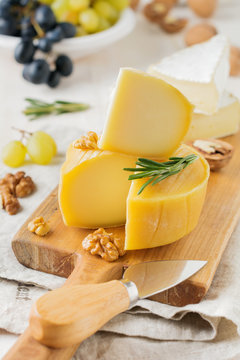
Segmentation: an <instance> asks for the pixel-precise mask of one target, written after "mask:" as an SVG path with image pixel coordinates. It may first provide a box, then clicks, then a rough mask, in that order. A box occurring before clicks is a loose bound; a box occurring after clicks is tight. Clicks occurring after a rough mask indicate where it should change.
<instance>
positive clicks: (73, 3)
mask: <svg viewBox="0 0 240 360" xmlns="http://www.w3.org/2000/svg"><path fill="white" fill-rule="evenodd" d="M89 5H90V0H69V8H70V9H71V10H74V11H83V10H86V9H87V8H88V7H89Z"/></svg>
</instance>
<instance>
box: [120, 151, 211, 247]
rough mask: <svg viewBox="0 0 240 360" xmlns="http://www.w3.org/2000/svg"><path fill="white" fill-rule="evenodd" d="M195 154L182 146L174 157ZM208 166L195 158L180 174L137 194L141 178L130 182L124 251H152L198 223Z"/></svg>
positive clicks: (178, 236)
mask: <svg viewBox="0 0 240 360" xmlns="http://www.w3.org/2000/svg"><path fill="white" fill-rule="evenodd" d="M192 153H196V151H195V150H193V149H192V148H190V147H188V146H186V145H182V146H181V147H180V148H179V149H178V150H177V151H176V153H175V154H174V156H186V155H189V154H192ZM208 177H209V165H208V163H207V162H206V160H205V159H204V158H202V157H201V156H199V159H197V160H195V161H194V162H193V163H192V164H191V165H189V166H188V167H186V168H185V169H184V170H182V171H181V172H180V173H178V174H176V175H172V176H170V177H168V178H167V179H165V180H163V181H161V182H160V183H158V184H156V185H154V186H151V185H149V186H147V187H146V188H145V189H144V191H143V192H142V193H141V194H140V195H138V194H137V193H138V191H139V189H140V187H141V186H142V185H143V183H144V182H145V181H146V178H145V179H139V180H134V181H132V184H131V188H130V191H129V194H128V198H127V223H126V242H125V249H126V250H134V249H144V248H152V247H156V246H162V245H166V244H169V243H172V242H174V241H176V240H178V239H180V238H182V237H183V236H185V235H186V234H188V233H189V232H191V231H192V230H193V229H194V227H195V226H196V225H197V223H198V219H199V216H200V213H201V210H202V206H203V203H204V199H205V194H206V189H207V182H208Z"/></svg>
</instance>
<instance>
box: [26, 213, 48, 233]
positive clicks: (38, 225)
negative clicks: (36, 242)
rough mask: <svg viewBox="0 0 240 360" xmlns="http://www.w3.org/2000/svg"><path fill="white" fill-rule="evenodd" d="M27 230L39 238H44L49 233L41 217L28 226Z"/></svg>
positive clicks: (46, 224)
mask: <svg viewBox="0 0 240 360" xmlns="http://www.w3.org/2000/svg"><path fill="white" fill-rule="evenodd" d="M28 230H29V231H31V232H32V233H35V234H36V235H39V236H45V235H47V234H48V233H49V231H50V227H49V225H48V223H47V222H46V221H45V220H44V218H43V217H42V216H39V217H37V218H35V219H33V220H32V221H30V222H29V224H28Z"/></svg>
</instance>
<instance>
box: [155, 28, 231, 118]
mask: <svg viewBox="0 0 240 360" xmlns="http://www.w3.org/2000/svg"><path fill="white" fill-rule="evenodd" d="M148 71H149V73H150V74H152V75H155V76H157V77H159V78H160V79H163V80H165V81H166V82H168V83H169V84H171V85H173V86H175V87H176V88H177V89H178V90H180V91H181V92H182V93H183V94H184V95H185V96H186V97H187V98H188V100H189V101H190V102H191V103H192V104H193V105H194V106H196V108H197V109H198V110H201V111H202V112H205V113H207V114H212V113H214V112H215V111H217V108H218V104H219V100H220V97H221V95H222V93H223V91H224V89H225V85H226V81H227V78H228V75H229V43H228V40H227V38H226V37H225V36H223V35H216V36H214V37H213V38H211V39H210V40H208V41H206V42H204V43H201V44H197V45H193V46H190V47H188V48H185V49H183V50H180V51H178V52H176V53H174V54H173V55H170V56H168V57H165V58H164V59H162V61H161V62H159V63H158V64H155V65H151V66H150V68H149V70H148Z"/></svg>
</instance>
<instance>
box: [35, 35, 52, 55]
mask: <svg viewBox="0 0 240 360" xmlns="http://www.w3.org/2000/svg"><path fill="white" fill-rule="evenodd" d="M37 47H38V49H39V50H41V51H42V52H45V53H48V52H50V51H51V50H52V42H51V41H50V40H49V39H47V38H41V39H39V40H38V44H37Z"/></svg>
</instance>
